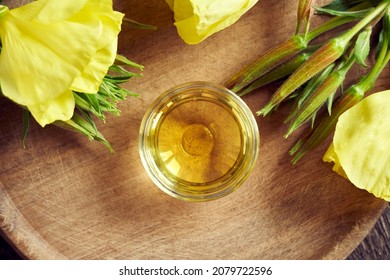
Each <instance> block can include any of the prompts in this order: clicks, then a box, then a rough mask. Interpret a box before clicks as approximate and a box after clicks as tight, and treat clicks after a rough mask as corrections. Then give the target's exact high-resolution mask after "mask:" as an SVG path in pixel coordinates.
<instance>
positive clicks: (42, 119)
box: [27, 90, 75, 127]
mask: <svg viewBox="0 0 390 280" xmlns="http://www.w3.org/2000/svg"><path fill="white" fill-rule="evenodd" d="M74 107H75V100H74V96H73V92H72V91H71V90H67V91H66V92H64V93H63V94H61V95H58V96H57V97H56V98H53V99H51V100H46V101H45V102H43V103H37V104H32V105H28V106H27V108H28V110H29V111H30V112H31V114H32V115H33V117H34V119H35V120H36V121H37V122H38V123H39V124H40V125H41V126H42V127H43V126H45V125H47V124H49V123H52V122H54V121H57V120H61V121H67V120H69V119H70V118H72V116H73V111H74Z"/></svg>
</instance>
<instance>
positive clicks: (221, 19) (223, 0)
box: [166, 0, 258, 44]
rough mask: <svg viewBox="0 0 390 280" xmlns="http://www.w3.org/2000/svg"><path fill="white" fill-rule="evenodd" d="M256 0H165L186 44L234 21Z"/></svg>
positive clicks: (201, 38) (193, 42) (202, 38)
mask: <svg viewBox="0 0 390 280" xmlns="http://www.w3.org/2000/svg"><path fill="white" fill-rule="evenodd" d="M257 1H258V0H214V1H211V0H166V2H167V3H168V5H169V7H170V8H171V10H172V11H173V12H174V17H175V25H176V28H177V31H178V33H179V35H180V37H181V38H182V39H183V40H184V41H185V42H186V43H187V44H198V43H200V42H202V41H203V40H204V39H206V38H207V37H209V36H211V35H212V34H214V33H216V32H218V31H221V30H222V29H225V28H226V27H228V26H230V25H232V24H233V23H235V22H236V21H237V20H238V19H239V18H240V17H241V16H242V15H243V14H245V13H246V12H247V11H248V10H249V9H250V8H252V7H253V6H254V5H255V4H256V3H257Z"/></svg>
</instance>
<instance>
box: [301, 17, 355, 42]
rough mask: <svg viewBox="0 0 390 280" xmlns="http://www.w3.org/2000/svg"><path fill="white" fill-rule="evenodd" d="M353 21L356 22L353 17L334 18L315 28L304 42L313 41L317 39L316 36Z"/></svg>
mask: <svg viewBox="0 0 390 280" xmlns="http://www.w3.org/2000/svg"><path fill="white" fill-rule="evenodd" d="M355 20H356V18H354V17H335V18H332V19H331V20H329V21H327V22H325V23H324V24H322V25H321V26H319V27H317V28H316V29H314V30H312V31H310V32H309V33H308V34H307V36H306V40H307V42H310V41H312V40H313V39H315V38H317V37H318V36H320V35H322V34H324V33H326V32H328V31H330V30H332V29H334V28H336V27H339V26H341V25H343V24H346V23H349V22H352V21H355Z"/></svg>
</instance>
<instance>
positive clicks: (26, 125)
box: [22, 109, 30, 148]
mask: <svg viewBox="0 0 390 280" xmlns="http://www.w3.org/2000/svg"><path fill="white" fill-rule="evenodd" d="M29 127H30V111H28V110H27V109H24V110H23V134H22V146H23V148H26V138H27V133H28V129H29Z"/></svg>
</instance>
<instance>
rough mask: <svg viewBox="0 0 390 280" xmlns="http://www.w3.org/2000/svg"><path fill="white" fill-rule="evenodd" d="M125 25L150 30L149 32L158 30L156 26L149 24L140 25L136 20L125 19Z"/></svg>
mask: <svg viewBox="0 0 390 280" xmlns="http://www.w3.org/2000/svg"><path fill="white" fill-rule="evenodd" d="M122 22H123V24H126V25H128V26H130V27H134V28H139V29H148V30H157V27H156V26H153V25H149V24H144V23H139V22H137V21H135V20H131V19H128V18H123V21H122Z"/></svg>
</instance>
